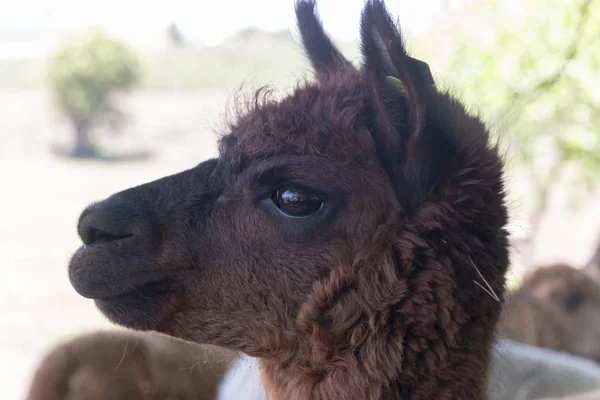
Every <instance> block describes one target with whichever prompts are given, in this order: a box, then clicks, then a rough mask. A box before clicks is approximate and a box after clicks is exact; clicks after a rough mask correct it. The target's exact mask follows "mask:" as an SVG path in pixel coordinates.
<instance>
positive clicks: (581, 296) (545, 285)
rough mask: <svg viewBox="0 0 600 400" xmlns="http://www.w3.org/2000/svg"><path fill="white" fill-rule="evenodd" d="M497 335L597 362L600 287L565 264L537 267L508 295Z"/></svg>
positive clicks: (599, 355)
mask: <svg viewBox="0 0 600 400" xmlns="http://www.w3.org/2000/svg"><path fill="white" fill-rule="evenodd" d="M499 333H501V334H503V335H505V336H506V337H508V338H511V339H513V340H517V341H520V342H523V343H527V344H531V345H534V346H538V347H547V348H550V349H554V350H559V351H564V352H568V353H571V354H574V355H577V356H581V357H586V358H590V359H592V360H595V361H597V362H600V285H599V284H598V283H597V282H596V281H594V280H593V279H592V278H590V277H589V276H588V275H586V274H585V273H584V272H583V271H581V270H578V269H576V268H573V267H570V266H568V265H564V264H555V265H551V266H547V267H541V268H537V269H535V270H534V271H532V272H531V273H529V274H527V275H526V277H525V278H524V280H523V282H522V284H521V285H520V287H519V288H518V289H517V290H516V291H514V292H513V293H511V294H510V295H509V296H508V297H507V300H506V304H505V307H504V311H503V313H502V318H501V321H500V324H499Z"/></svg>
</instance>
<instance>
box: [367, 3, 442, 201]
mask: <svg viewBox="0 0 600 400" xmlns="http://www.w3.org/2000/svg"><path fill="white" fill-rule="evenodd" d="M360 30H361V32H360V33H361V47H362V53H363V74H364V78H365V81H366V83H367V88H368V90H369V106H370V111H371V126H370V128H371V129H370V130H371V134H372V136H373V140H374V142H375V145H376V148H377V153H378V156H379V158H380V160H381V162H382V164H383V165H384V167H385V168H386V170H387V172H388V174H389V175H390V177H391V178H392V180H393V181H394V184H395V187H396V190H397V194H398V196H399V198H400V197H401V199H400V201H401V203H403V205H404V206H406V207H408V208H412V207H414V206H415V205H416V204H418V203H419V202H420V201H422V200H423V198H424V196H425V194H426V193H427V191H428V190H429V188H430V187H431V186H432V184H433V182H434V181H435V179H436V178H437V175H438V173H439V172H440V171H438V169H439V168H440V167H439V166H440V165H442V163H440V162H439V160H440V157H443V156H444V155H443V154H435V152H436V151H439V150H436V149H438V148H441V149H443V146H439V145H437V146H434V145H432V144H431V143H428V142H427V141H425V140H424V138H423V129H424V126H425V125H426V124H425V120H426V104H425V99H426V98H427V94H428V93H430V92H431V89H432V88H433V77H432V76H431V72H430V70H429V66H428V65H427V64H426V63H424V62H422V61H419V60H416V59H414V58H412V57H410V56H409V55H408V53H407V51H406V47H405V45H404V41H403V38H402V34H401V31H400V28H399V27H398V26H397V25H396V24H395V22H394V20H393V19H392V17H391V16H390V14H389V13H388V11H387V9H386V7H385V5H384V2H383V0H367V2H366V4H365V7H364V9H363V12H362V18H361V26H360ZM436 140H438V142H439V141H440V140H443V138H437V139H436Z"/></svg>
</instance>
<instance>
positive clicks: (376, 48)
mask: <svg viewBox="0 0 600 400" xmlns="http://www.w3.org/2000/svg"><path fill="white" fill-rule="evenodd" d="M296 7H297V8H296V10H297V16H298V24H299V28H300V32H301V34H302V40H303V43H304V47H305V49H306V51H307V53H308V56H309V58H310V60H311V62H312V64H313V66H314V68H315V70H316V76H317V79H316V81H315V82H304V83H302V84H300V85H299V86H298V87H297V88H296V89H295V90H294V91H293V93H291V94H290V95H288V96H287V97H285V98H284V99H282V100H279V101H278V100H274V99H271V98H269V97H268V96H267V95H264V91H259V93H257V96H256V100H255V101H253V102H251V104H249V106H248V107H247V108H246V109H245V110H243V111H242V112H241V113H240V115H239V117H238V118H237V120H236V121H235V122H234V123H233V124H232V125H231V127H230V130H229V133H228V134H226V135H225V136H224V137H223V138H222V139H221V141H220V146H219V150H220V155H219V157H218V158H216V159H211V160H208V161H205V162H202V163H200V164H199V165H197V166H196V167H194V168H192V169H190V170H187V171H184V172H181V173H179V174H176V175H173V176H169V177H165V178H162V179H159V180H157V181H154V182H151V183H148V184H145V185H141V186H138V187H135V188H131V189H128V190H125V191H123V192H120V193H117V194H115V195H113V196H111V197H109V198H108V199H106V200H104V201H102V202H99V203H96V204H94V205H92V206H90V207H89V208H87V209H86V210H85V211H84V212H83V214H82V215H81V217H80V221H79V226H78V230H79V234H80V236H81V238H82V240H83V242H84V246H83V247H82V248H81V249H80V250H79V251H77V253H76V254H75V255H74V256H73V258H72V260H71V263H70V266H69V274H70V279H71V282H72V284H73V286H74V287H75V289H76V290H77V291H78V292H79V293H80V294H81V295H83V296H85V297H88V298H92V299H95V302H96V305H97V306H98V307H99V309H100V310H101V311H102V312H103V313H104V314H105V315H106V316H107V317H108V318H110V319H111V320H112V321H114V322H115V323H117V324H121V325H125V326H127V327H130V328H133V329H138V330H157V331H161V332H164V333H167V334H169V335H173V336H176V337H180V338H183V339H185V340H189V341H193V342H197V343H210V344H214V345H218V346H223V347H227V348H231V349H234V350H237V351H241V352H244V353H246V354H248V355H251V356H254V357H258V358H259V365H260V369H261V374H262V380H263V384H264V386H265V388H266V390H267V393H268V395H269V398H270V399H272V400H275V399H286V400H294V399H295V400H305V399H314V400H322V399H328V400H331V399H334V400H335V399H344V400H353V399H361V400H367V399H372V400H375V399H388V400H392V399H438V400H443V399H469V400H481V399H485V398H487V394H486V393H487V377H488V371H489V366H490V359H491V349H492V343H493V341H494V337H495V336H494V335H495V326H496V323H497V320H498V318H499V316H500V311H501V306H502V301H501V298H502V297H503V294H504V284H505V273H506V270H507V267H508V249H507V232H506V230H505V225H506V223H507V211H506V207H505V204H504V188H503V182H502V162H501V159H500V157H499V155H498V151H497V149H496V148H495V147H494V145H493V144H492V143H491V140H490V137H489V134H488V131H487V130H486V128H485V127H484V125H483V124H482V122H481V121H480V120H479V119H477V118H476V117H473V116H469V115H468V114H467V113H466V111H465V109H464V107H463V106H462V105H461V103H459V102H458V101H457V100H455V99H454V98H453V97H451V96H450V95H449V94H447V93H444V92H441V91H439V90H438V89H437V88H436V87H435V86H434V84H433V80H432V78H431V75H430V73H429V69H428V67H427V65H426V64H424V63H423V62H420V61H418V60H415V59H413V58H411V57H409V56H408V55H407V53H406V49H405V47H404V44H403V41H402V37H401V35H400V32H399V30H398V28H397V27H396V26H395V24H394V23H393V19H392V17H391V16H390V15H389V14H388V13H387V11H386V9H385V7H384V4H383V2H382V1H379V0H371V1H368V2H367V3H366V5H365V8H364V10H363V14H362V22H361V35H362V51H363V57H364V60H363V64H362V67H361V68H360V69H357V68H356V67H354V66H353V65H352V64H351V63H350V62H348V61H347V60H345V59H344V58H343V56H342V55H341V54H340V52H339V51H338V50H337V49H336V47H335V46H334V45H333V43H332V42H331V41H330V39H329V38H328V36H327V35H326V34H325V33H324V31H323V28H322V26H321V24H320V22H319V20H318V18H317V17H316V15H315V13H314V4H313V2H312V1H300V2H298V3H297V6H296Z"/></svg>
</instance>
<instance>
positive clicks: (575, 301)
mask: <svg viewBox="0 0 600 400" xmlns="http://www.w3.org/2000/svg"><path fill="white" fill-rule="evenodd" d="M581 300H582V299H581V296H579V295H577V294H572V295H569V296H566V297H565V298H563V299H562V305H563V307H564V308H565V309H566V310H567V311H574V310H575V309H576V308H577V307H579V305H580V304H581Z"/></svg>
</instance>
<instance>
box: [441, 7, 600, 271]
mask: <svg viewBox="0 0 600 400" xmlns="http://www.w3.org/2000/svg"><path fill="white" fill-rule="evenodd" d="M467 8H468V9H466V10H465V9H462V10H460V19H458V18H457V19H455V21H456V22H455V24H454V25H453V26H450V27H449V26H445V27H444V28H443V29H452V30H453V33H452V35H448V36H451V37H453V38H454V39H456V38H457V37H459V36H458V35H456V34H455V33H456V32H457V31H461V32H462V36H461V37H462V39H461V40H459V41H458V43H459V44H458V45H456V46H455V50H456V51H454V52H452V54H451V55H450V56H449V57H448V63H447V65H446V68H445V70H446V71H447V73H448V74H447V76H445V77H444V78H445V80H447V81H448V82H451V83H452V84H453V85H454V86H455V87H460V88H462V89H464V91H463V92H462V93H464V96H463V99H464V100H465V101H466V103H467V104H469V105H470V106H471V108H472V109H474V110H477V111H478V112H480V113H481V114H483V116H484V118H485V120H486V121H488V123H489V125H490V127H491V128H492V129H493V130H494V131H495V132H497V133H499V140H500V141H501V143H504V145H505V146H506V147H505V148H506V149H507V150H508V151H507V161H508V163H509V165H508V167H509V173H510V174H511V175H514V176H519V177H524V178H525V181H526V182H527V183H526V184H525V185H524V187H525V189H526V192H521V193H520V194H521V195H522V198H525V199H527V200H529V201H531V204H529V206H530V208H531V210H532V212H531V214H530V223H531V231H530V232H531V233H530V235H529V236H528V237H527V238H526V239H525V240H524V242H523V243H521V244H522V245H524V246H525V248H527V247H529V253H531V250H532V247H531V244H532V242H533V240H534V238H535V235H536V233H537V230H538V228H539V223H540V220H541V217H542V216H543V214H544V212H545V211H546V208H547V206H548V202H549V199H550V198H551V197H552V196H553V195H554V194H555V192H556V190H557V189H559V188H565V187H566V188H568V192H569V198H570V201H576V200H583V199H586V198H589V196H586V195H589V194H590V193H591V192H592V191H593V190H594V189H595V188H596V186H597V185H598V183H599V182H600V74H598V71H600V1H593V0H504V1H499V0H491V1H490V0H484V1H478V0H475V1H472V2H469V4H468V5H467ZM442 31H443V30H442ZM438 34H439V31H438ZM442 40H443V39H442ZM572 204H573V203H572ZM526 253H527V251H526ZM528 257H531V254H525V259H526V260H527V261H531V260H530V259H528ZM527 261H526V262H527Z"/></svg>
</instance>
